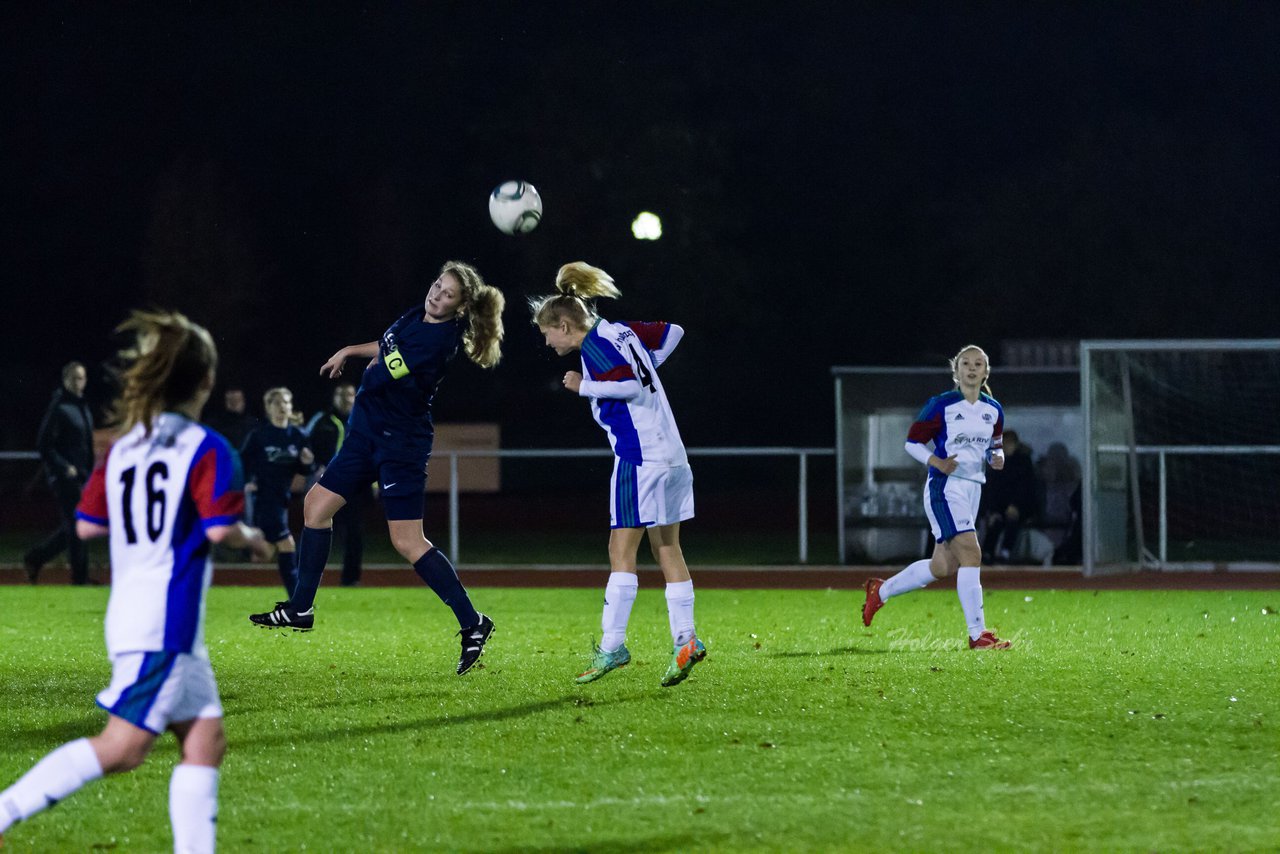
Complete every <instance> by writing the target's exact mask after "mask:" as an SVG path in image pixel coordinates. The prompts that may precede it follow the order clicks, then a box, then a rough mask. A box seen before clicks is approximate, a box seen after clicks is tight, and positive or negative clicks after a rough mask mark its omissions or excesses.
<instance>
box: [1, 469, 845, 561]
mask: <svg viewBox="0 0 1280 854" xmlns="http://www.w3.org/2000/svg"><path fill="white" fill-rule="evenodd" d="M687 452H688V454H689V456H690V457H691V458H694V457H745V458H750V457H794V458H795V459H796V462H797V472H796V501H797V510H798V520H799V521H798V524H797V531H796V538H797V541H798V542H797V554H796V558H797V561H798V562H799V563H802V564H803V563H808V561H809V459H810V457H834V456H835V449H834V448H800V447H742V448H730V447H714V448H688V449H687ZM612 456H613V452H612V451H609V450H606V449H595V448H593V449H574V448H531V449H521V450H500V449H494V450H479V449H477V450H471V449H469V450H444V449H438V450H436V451H435V452H434V453H433V454H432V459H433V460H435V461H436V463H437V464H439V463H440V462H443V461H444V458H447V460H448V466H449V491H448V507H449V510H448V513H449V522H448V524H449V557H450V559H451V560H452V561H453V562H454V563H455V564H457V563H461V556H462V550H461V547H460V542H461V538H462V527H463V524H462V508H461V490H460V489H459V486H458V483H459V478H458V460H459V459H462V458H466V457H480V458H488V459H492V458H497V459H499V460H503V459H539V458H541V459H575V458H583V457H596V458H600V457H612ZM4 460H37V461H38V460H39V455H38V454H37V453H35V452H34V451H3V452H0V461H4Z"/></svg>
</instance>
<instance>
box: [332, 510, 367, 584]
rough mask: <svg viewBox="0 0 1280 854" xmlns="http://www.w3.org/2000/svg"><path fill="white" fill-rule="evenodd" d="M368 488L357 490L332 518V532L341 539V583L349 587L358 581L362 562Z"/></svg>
mask: <svg viewBox="0 0 1280 854" xmlns="http://www.w3.org/2000/svg"><path fill="white" fill-rule="evenodd" d="M368 490H369V488H368V487H365V489H364V490H363V491H360V490H357V491H356V492H355V493H354V494H352V496H351V500H350V501H348V502H347V503H346V504H344V505H342V509H340V510H339V511H338V512H337V513H336V514H335V515H334V517H333V530H334V532H335V533H336V534H338V535H339V536H341V537H342V583H343V584H345V585H347V586H351V585H352V584H357V583H359V581H360V571H361V569H362V563H363V561H364V508H365V505H366V504H368V503H369V492H368Z"/></svg>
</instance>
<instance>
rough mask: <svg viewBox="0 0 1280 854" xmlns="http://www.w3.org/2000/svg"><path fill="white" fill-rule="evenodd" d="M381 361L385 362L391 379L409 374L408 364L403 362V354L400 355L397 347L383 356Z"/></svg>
mask: <svg viewBox="0 0 1280 854" xmlns="http://www.w3.org/2000/svg"><path fill="white" fill-rule="evenodd" d="M382 361H383V362H385V363H386V366H387V370H388V371H390V372H391V378H392V379H393V380H398V379H400V378H401V377H407V376H409V365H408V364H406V363H405V360H404V356H401V355H400V348H399V347H397V348H396V349H394V350H392V351H391V352H390V353H388V354H387V355H385V356H383V357H382Z"/></svg>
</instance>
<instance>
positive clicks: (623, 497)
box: [609, 457, 693, 528]
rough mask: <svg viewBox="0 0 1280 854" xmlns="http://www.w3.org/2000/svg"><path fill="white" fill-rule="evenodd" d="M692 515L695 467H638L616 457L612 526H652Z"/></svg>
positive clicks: (610, 503) (682, 519)
mask: <svg viewBox="0 0 1280 854" xmlns="http://www.w3.org/2000/svg"><path fill="white" fill-rule="evenodd" d="M692 518H693V469H691V468H689V466H688V465H683V466H643V465H642V466H638V465H636V464H635V463H629V462H627V461H626V460H623V459H619V458H617V457H614V459H613V478H612V479H611V480H610V482H609V525H610V527H612V528H651V527H653V526H654V525H674V524H675V523H676V522H683V521H684V520H685V519H692Z"/></svg>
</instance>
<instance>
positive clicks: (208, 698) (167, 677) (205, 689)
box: [98, 651, 222, 734]
mask: <svg viewBox="0 0 1280 854" xmlns="http://www.w3.org/2000/svg"><path fill="white" fill-rule="evenodd" d="M98 705H99V706H102V708H104V709H106V710H107V711H108V712H110V713H111V714H113V715H115V716H116V717H118V718H124V719H125V720H126V721H128V722H129V723H131V724H133V725H134V726H139V727H142V728H143V729H145V730H148V731H149V732H154V733H156V734H159V733H162V732H164V731H165V730H166V729H168V728H169V724H171V723H174V722H181V721H189V720H193V719H195V718H220V717H222V702H221V701H220V700H219V699H218V683H217V682H215V681H214V678H213V667H211V666H210V664H209V659H208V658H205V657H204V656H197V655H190V654H188V653H185V652H163V651H159V652H125V653H121V654H119V655H116V656H113V657H112V659H111V684H110V685H108V686H107V687H106V688H104V689H103V690H102V692H101V693H99V694H98Z"/></svg>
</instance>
